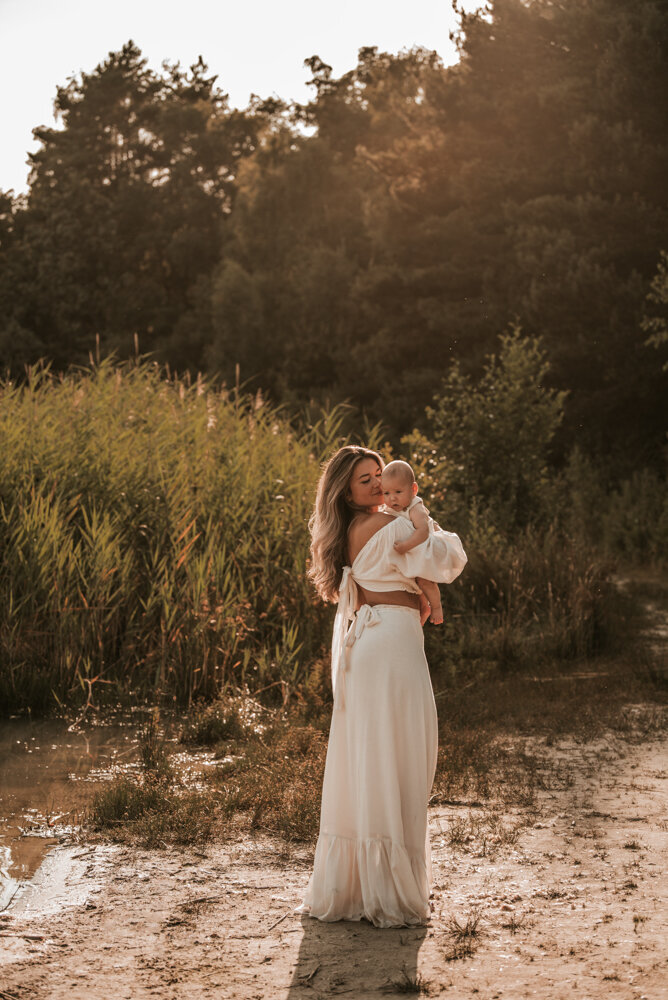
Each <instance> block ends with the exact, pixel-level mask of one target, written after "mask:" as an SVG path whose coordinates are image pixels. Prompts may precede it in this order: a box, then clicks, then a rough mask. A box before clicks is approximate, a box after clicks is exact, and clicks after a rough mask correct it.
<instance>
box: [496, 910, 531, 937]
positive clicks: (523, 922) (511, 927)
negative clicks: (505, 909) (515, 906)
mask: <svg viewBox="0 0 668 1000" xmlns="http://www.w3.org/2000/svg"><path fill="white" fill-rule="evenodd" d="M501 926H502V927H503V928H504V930H507V931H510V933H511V934H516V933H517V932H518V931H521V930H524V929H525V928H526V927H528V921H527V915H526V913H522V914H520V915H519V916H516V915H515V914H514V913H511V915H510V917H509V918H508V920H506V922H505V924H501Z"/></svg>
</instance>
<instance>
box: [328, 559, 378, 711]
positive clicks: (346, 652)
mask: <svg viewBox="0 0 668 1000" xmlns="http://www.w3.org/2000/svg"><path fill="white" fill-rule="evenodd" d="M344 575H345V570H344ZM380 621H381V615H380V611H379V610H378V608H374V607H372V606H371V605H370V604H363V605H362V607H361V608H359V609H358V611H357V614H356V615H355V617H354V618H353V620H352V622H351V623H350V627H349V629H348V631H347V632H346V637H345V639H344V642H343V649H342V650H341V662H340V664H339V671H338V678H337V683H336V691H335V693H334V708H343V707H344V706H345V695H344V677H345V673H346V671H347V670H348V669H349V667H350V660H349V657H350V650H351V649H352V647H353V646H354V645H355V643H356V642H357V640H358V639H359V638H360V636H361V635H362V633H363V632H364V629H365V628H371V627H372V626H374V625H378V624H379V623H380Z"/></svg>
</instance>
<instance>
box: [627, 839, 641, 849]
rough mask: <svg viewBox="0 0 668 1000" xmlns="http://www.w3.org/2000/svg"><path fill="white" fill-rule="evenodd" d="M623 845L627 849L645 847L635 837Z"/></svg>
mask: <svg viewBox="0 0 668 1000" xmlns="http://www.w3.org/2000/svg"><path fill="white" fill-rule="evenodd" d="M623 846H624V847H625V848H626V850H627V851H642V847H643V845H642V844H641V843H640V841H639V840H636V839H635V838H634V839H633V840H627V841H626V842H625V843H624V844H623Z"/></svg>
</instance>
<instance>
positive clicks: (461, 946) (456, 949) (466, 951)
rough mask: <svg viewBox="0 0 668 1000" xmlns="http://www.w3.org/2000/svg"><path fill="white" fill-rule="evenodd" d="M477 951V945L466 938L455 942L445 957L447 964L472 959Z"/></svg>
mask: <svg viewBox="0 0 668 1000" xmlns="http://www.w3.org/2000/svg"><path fill="white" fill-rule="evenodd" d="M476 950H477V944H474V943H473V941H471V939H470V938H465V939H464V940H463V941H455V942H454V944H453V945H452V947H451V948H450V949H449V950H448V951H446V953H445V955H444V956H443V957H444V959H445V961H446V962H457V961H459V960H460V959H462V958H472V957H473V955H475V953H476Z"/></svg>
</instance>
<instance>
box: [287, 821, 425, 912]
mask: <svg viewBox="0 0 668 1000" xmlns="http://www.w3.org/2000/svg"><path fill="white" fill-rule="evenodd" d="M295 912H296V913H304V914H308V915H309V916H311V917H314V918H316V919H318V920H323V921H334V920H362V919H364V920H368V921H369V922H370V923H372V924H373V925H374V926H375V927H406V926H411V925H416V924H424V923H426V922H427V921H428V920H429V917H430V915H431V910H430V906H429V878H428V873H427V868H426V864H425V852H424V848H422V849H415V850H413V851H411V850H408V849H407V848H406V847H405V846H403V845H402V844H398V843H396V842H395V841H392V840H390V839H389V838H387V837H378V838H374V837H367V838H364V839H358V840H356V839H353V838H348V837H342V836H336V835H329V834H324V833H321V834H320V836H319V838H318V844H317V847H316V852H315V864H314V870H313V875H312V877H311V880H310V882H309V885H308V888H307V890H306V894H305V897H304V902H303V903H302V905H301V906H299V907H297V909H296V910H295Z"/></svg>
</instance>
